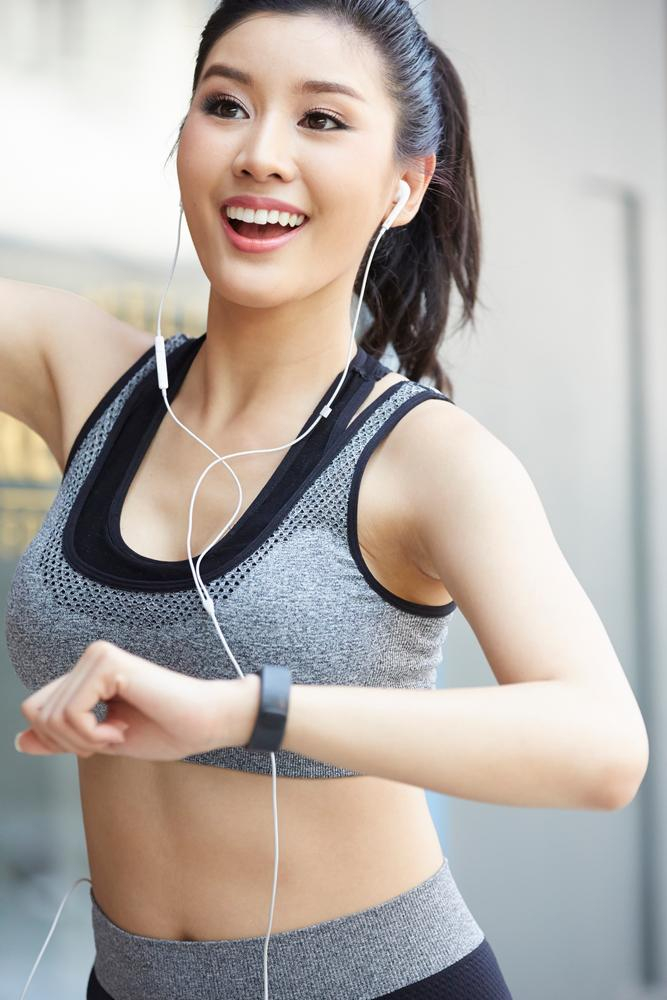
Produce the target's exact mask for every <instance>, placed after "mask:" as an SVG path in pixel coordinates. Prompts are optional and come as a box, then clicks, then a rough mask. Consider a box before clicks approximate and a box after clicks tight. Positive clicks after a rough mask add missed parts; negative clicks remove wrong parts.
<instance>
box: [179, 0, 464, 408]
mask: <svg viewBox="0 0 667 1000" xmlns="http://www.w3.org/2000/svg"><path fill="white" fill-rule="evenodd" d="M260 13H274V14H295V15H304V14H309V13H315V14H318V15H321V16H324V17H328V18H331V19H333V20H334V21H336V22H338V23H339V24H342V25H344V26H346V27H352V28H355V29H356V30H357V31H358V32H360V33H361V34H362V35H363V36H365V37H366V38H368V39H370V41H371V42H373V43H374V44H375V46H376V49H377V51H378V52H379V54H380V56H381V57H382V64H383V67H384V72H385V80H384V82H385V86H386V88H387V92H388V94H389V95H390V98H391V99H392V100H393V102H394V105H395V107H396V112H397V129H396V136H395V144H394V155H395V158H396V161H397V163H399V164H406V165H407V164H410V163H413V162H414V160H415V158H418V157H423V156H427V155H429V154H430V153H436V157H437V163H436V168H435V173H434V174H433V177H432V179H431V182H430V183H429V186H428V188H427V189H426V192H425V194H424V197H423V199H422V203H421V206H420V208H419V211H418V212H417V214H416V215H415V217H414V218H413V219H412V221H411V222H410V223H408V225H404V226H398V227H394V228H392V229H390V230H389V231H388V232H387V233H386V235H385V236H383V238H382V239H381V240H380V243H379V244H378V247H377V251H376V254H375V257H374V259H373V263H372V265H371V270H370V272H369V275H368V281H367V284H366V290H365V293H364V300H365V305H366V306H367V308H368V309H369V311H370V313H371V316H372V322H371V323H370V325H369V326H368V328H367V329H366V330H365V332H364V334H363V336H362V337H361V338H360V341H359V342H360V344H361V346H362V347H363V348H364V349H365V350H366V351H368V353H369V354H372V355H373V356H374V357H381V356H382V355H383V354H384V352H385V350H386V349H387V348H388V347H389V346H391V347H393V349H394V351H395V352H396V355H397V357H398V361H399V371H400V373H401V374H404V375H406V376H407V377H408V378H410V379H413V380H415V381H420V380H423V379H424V377H426V378H428V379H431V380H432V382H433V384H434V385H435V386H436V388H438V389H440V390H441V391H442V392H445V393H446V394H447V395H449V396H453V385H452V382H451V380H450V378H449V376H448V375H447V374H446V373H445V372H444V371H443V369H442V366H441V365H440V362H439V361H438V356H437V355H438V349H439V347H440V343H441V341H442V339H443V338H444V334H445V327H446V325H447V320H448V317H449V306H450V293H451V290H452V280H453V281H454V283H455V284H456V288H457V289H458V292H459V294H460V297H461V301H462V310H461V320H460V323H459V325H458V326H457V328H456V329H460V328H461V327H462V326H464V325H465V323H466V322H468V321H470V322H471V323H472V325H473V327H474V325H475V324H474V317H473V310H474V307H475V304H476V302H477V300H478V294H477V286H478V280H479V272H480V256H481V225H480V217H479V201H478V192H477V183H476V179H475V168H474V163H473V156H472V149H471V140H470V124H469V117H468V109H467V101H466V97H465V94H464V91H463V86H462V83H461V80H460V78H459V75H458V73H457V71H456V70H455V68H454V66H453V65H452V63H451V62H450V60H449V58H448V57H447V56H446V55H445V53H444V52H443V51H442V49H441V48H439V47H438V46H437V45H436V44H435V43H434V42H432V41H431V40H430V39H429V37H428V35H427V34H426V33H425V31H424V30H423V28H422V27H421V25H420V24H419V22H418V21H417V18H416V17H415V14H414V12H413V10H412V8H411V7H410V4H409V3H408V2H407V0H222V2H221V3H219V4H218V6H217V7H216V9H215V10H214V11H213V13H212V14H211V16H210V18H209V19H208V21H207V23H206V26H205V27H204V30H203V31H202V34H201V41H200V45H199V51H198V53H197V62H196V65H195V71H194V79H193V84H192V96H194V93H195V91H196V89H197V85H198V83H199V78H200V75H201V72H202V69H203V67H204V64H205V62H206V59H207V57H208V54H209V52H210V51H211V48H212V47H213V45H214V44H215V43H216V42H217V40H218V39H219V38H220V37H221V36H222V35H224V34H225V33H226V32H227V31H228V30H229V29H230V28H232V27H233V26H235V25H237V24H238V23H239V22H240V21H242V20H244V19H246V18H248V17H250V16H252V15H255V14H260ZM191 101H192V97H191ZM184 124H185V118H184V119H183V121H182V122H181V125H180V127H179V131H178V138H177V140H176V143H175V144H174V147H173V148H172V150H171V153H170V154H169V157H168V158H167V159H169V158H170V157H171V155H172V154H173V152H174V149H175V148H176V147H177V146H178V142H179V139H180V135H181V131H182V129H183V125H184ZM379 228H380V223H378V230H377V231H376V233H375V234H374V237H373V239H372V240H371V242H370V243H369V246H368V248H367V251H366V253H365V254H364V259H363V260H362V262H361V264H360V268H359V272H358V274H357V278H356V281H355V286H354V291H355V293H356V294H357V295H358V294H359V292H360V291H361V284H362V281H363V276H364V273H365V270H366V265H367V263H368V256H369V254H370V251H371V248H372V245H373V243H374V241H375V237H376V236H377V232H379Z"/></svg>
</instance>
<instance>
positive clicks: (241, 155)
mask: <svg viewBox="0 0 667 1000" xmlns="http://www.w3.org/2000/svg"><path fill="white" fill-rule="evenodd" d="M233 169H234V172H235V173H237V174H239V175H240V176H243V175H248V174H250V175H252V176H253V177H254V178H255V179H256V180H258V181H263V180H265V179H266V178H269V177H281V178H282V179H283V180H285V181H290V180H293V179H294V176H295V174H296V170H295V165H294V161H293V158H292V153H291V139H290V137H289V136H288V135H287V126H286V125H285V123H284V122H283V121H280V120H279V118H278V116H277V115H273V116H266V117H265V118H264V119H259V118H258V119H256V120H255V121H254V122H250V123H249V125H248V128H247V129H244V130H243V136H242V138H241V139H240V143H239V148H238V151H237V153H236V156H235V157H234V163H233Z"/></svg>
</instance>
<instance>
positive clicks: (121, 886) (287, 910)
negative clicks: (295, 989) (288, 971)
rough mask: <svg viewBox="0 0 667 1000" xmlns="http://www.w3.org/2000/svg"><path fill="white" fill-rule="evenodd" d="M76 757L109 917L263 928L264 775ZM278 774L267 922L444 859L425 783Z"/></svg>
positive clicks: (371, 901) (268, 811)
mask: <svg viewBox="0 0 667 1000" xmlns="http://www.w3.org/2000/svg"><path fill="white" fill-rule="evenodd" d="M77 761H78V766H79V778H80V791H81V804H82V812H83V822H84V829H85V836H86V845H87V850H88V859H89V865H90V877H91V881H92V885H93V892H94V894H95V899H96V900H97V902H98V904H99V905H100V906H101V908H102V910H103V911H104V912H105V913H106V915H107V916H108V917H109V918H110V919H111V920H112V921H113V922H114V923H116V924H118V926H119V927H121V928H123V929H124V930H126V931H128V932H130V933H133V934H141V935H144V936H146V937H156V938H168V939H172V940H184V941H201V940H222V939H229V938H239V937H255V936H259V935H265V934H266V932H267V930H268V921H269V910H270V906H271V893H272V888H273V871H274V864H275V855H274V820H273V809H272V778H271V776H270V775H269V776H267V775H261V774H254V773H248V772H242V771H232V770H229V769H226V768H219V767H213V766H202V765H199V764H192V763H190V762H185V761H167V762H164V761H142V760H136V759H133V758H130V757H125V758H123V757H110V756H105V755H103V754H95V755H93V756H92V757H88V758H81V757H78V758H77ZM276 780H277V786H276V787H277V795H276V798H277V806H278V835H279V845H278V846H279V865H278V881H277V887H276V902H275V908H274V913H273V923H272V928H271V932H272V933H276V932H280V931H286V930H293V929H295V928H298V927H305V926H307V925H309V924H313V923H318V922H320V921H322V920H330V919H333V918H335V917H340V916H344V915H347V914H349V913H354V912H356V911H358V910H362V909H366V908H367V907H369V906H374V905H376V904H378V903H381V902H384V901H385V900H386V899H389V898H391V897H392V896H395V895H398V894H399V893H401V892H404V891H406V890H407V889H410V888H412V887H413V886H414V885H417V884H418V883H420V882H422V881H424V880H425V879H426V878H428V877H429V876H430V875H432V874H433V873H434V872H436V871H437V869H438V868H439V867H440V865H441V863H442V861H443V854H442V850H441V847H440V842H439V838H438V835H437V831H436V829H435V826H434V824H433V820H432V817H431V814H430V810H429V807H428V803H427V801H426V794H425V792H424V790H423V789H421V788H417V787H415V786H412V785H405V784H402V783H399V782H393V781H387V780H385V779H383V778H375V777H368V776H365V775H364V776H358V777H343V778H327V779H314V778H285V777H278V778H277V779H276Z"/></svg>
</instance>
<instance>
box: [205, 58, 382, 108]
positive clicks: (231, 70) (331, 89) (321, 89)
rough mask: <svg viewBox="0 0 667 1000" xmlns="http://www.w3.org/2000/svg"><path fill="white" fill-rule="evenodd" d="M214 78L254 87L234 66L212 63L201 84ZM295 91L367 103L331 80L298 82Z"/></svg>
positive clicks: (344, 85)
mask: <svg viewBox="0 0 667 1000" xmlns="http://www.w3.org/2000/svg"><path fill="white" fill-rule="evenodd" d="M212 76H222V77H225V78H226V79H228V80H236V82H237V83H243V84H245V85H246V86H248V87H252V86H253V80H252V77H251V76H250V75H249V74H248V73H244V72H243V70H240V69H236V68H235V67H234V66H226V65H225V64H224V63H212V64H211V65H210V66H209V67H208V69H207V70H206V72H205V73H204V75H203V76H202V78H201V82H202V83H204V81H205V80H208V79H209V77H212ZM294 90H295V93H301V94H347V96H348V97H354V98H355V100H357V101H364V103H365V100H364V98H363V97H362V96H361V94H360V93H358V92H357V91H356V90H354V89H353V88H352V87H349V86H348V85H347V84H345V83H333V82H332V81H331V80H298V81H297V84H296V86H295V88H294Z"/></svg>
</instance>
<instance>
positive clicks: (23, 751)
mask: <svg viewBox="0 0 667 1000" xmlns="http://www.w3.org/2000/svg"><path fill="white" fill-rule="evenodd" d="M19 736H21V733H17V734H16V736H15V737H14V749H15V750H18V752H19V753H25V750H21V747H20V746H19Z"/></svg>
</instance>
